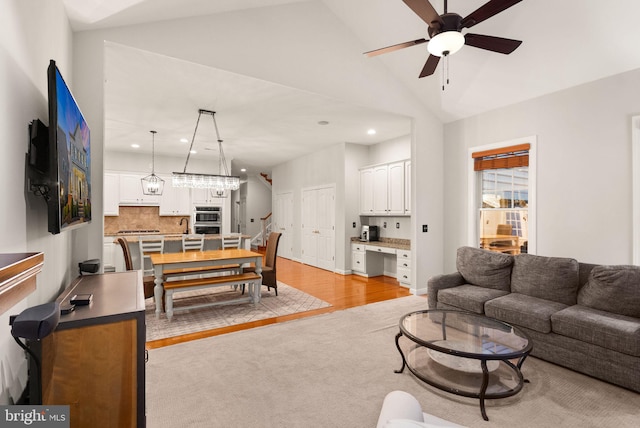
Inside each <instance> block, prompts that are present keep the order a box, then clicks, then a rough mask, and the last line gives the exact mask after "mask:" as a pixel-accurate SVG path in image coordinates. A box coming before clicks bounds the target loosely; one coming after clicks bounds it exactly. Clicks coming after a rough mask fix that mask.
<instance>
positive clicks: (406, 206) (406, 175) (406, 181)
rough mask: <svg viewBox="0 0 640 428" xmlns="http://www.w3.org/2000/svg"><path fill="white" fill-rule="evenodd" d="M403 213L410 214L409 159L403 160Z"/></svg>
mask: <svg viewBox="0 0 640 428" xmlns="http://www.w3.org/2000/svg"><path fill="white" fill-rule="evenodd" d="M404 213H405V215H411V161H410V160H407V161H404Z"/></svg>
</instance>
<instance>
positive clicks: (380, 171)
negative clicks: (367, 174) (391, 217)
mask: <svg viewBox="0 0 640 428" xmlns="http://www.w3.org/2000/svg"><path fill="white" fill-rule="evenodd" d="M388 181H389V170H388V168H387V165H378V166H376V167H374V168H373V214H375V215H385V214H388V213H389V200H388V199H389V188H388V186H389V184H388V183H387V182H388Z"/></svg>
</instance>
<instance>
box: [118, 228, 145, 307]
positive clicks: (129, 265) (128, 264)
mask: <svg viewBox="0 0 640 428" xmlns="http://www.w3.org/2000/svg"><path fill="white" fill-rule="evenodd" d="M116 242H117V243H118V244H119V245H120V247H121V248H122V255H123V256H124V267H125V269H126V270H134V269H133V260H131V249H130V248H129V243H128V242H127V240H126V239H124V238H122V237H118V238H117V239H116ZM154 279H155V277H154V276H153V275H150V276H144V277H143V278H142V284H143V286H144V298H145V299H148V298H150V297H153V287H154V286H155V283H154V282H153V281H154Z"/></svg>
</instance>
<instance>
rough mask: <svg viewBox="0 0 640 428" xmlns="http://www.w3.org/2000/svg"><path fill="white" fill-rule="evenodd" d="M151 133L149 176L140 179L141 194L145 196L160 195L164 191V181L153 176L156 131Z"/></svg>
mask: <svg viewBox="0 0 640 428" xmlns="http://www.w3.org/2000/svg"><path fill="white" fill-rule="evenodd" d="M149 132H151V174H150V175H147V176H146V177H145V178H143V179H141V180H140V181H141V182H142V193H144V194H145V195H158V196H159V195H162V191H163V190H164V180H163V179H162V178H160V177H158V176H157V175H156V174H155V157H156V154H155V143H156V133H157V132H156V131H149Z"/></svg>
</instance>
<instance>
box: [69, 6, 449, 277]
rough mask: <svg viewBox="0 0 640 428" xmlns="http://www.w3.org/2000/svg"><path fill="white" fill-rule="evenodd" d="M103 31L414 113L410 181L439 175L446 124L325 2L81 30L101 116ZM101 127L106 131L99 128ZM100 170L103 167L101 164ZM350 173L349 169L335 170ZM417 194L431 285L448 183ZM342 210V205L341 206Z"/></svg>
mask: <svg viewBox="0 0 640 428" xmlns="http://www.w3.org/2000/svg"><path fill="white" fill-rule="evenodd" d="M105 40H107V41H111V42H116V43H121V44H124V45H128V46H132V47H136V48H139V49H145V50H148V51H152V52H156V53H159V54H163V55H168V56H171V57H175V58H179V59H183V60H188V61H192V62H195V63H198V64H203V65H207V66H211V67H216V68H220V69H224V70H228V71H231V72H234V73H238V74H243V75H246V76H252V77H256V78H260V79H263V80H267V81H270V82H274V83H279V84H282V85H285V86H290V87H293V88H296V89H303V90H308V91H311V92H314V93H317V94H321V95H324V96H329V97H333V98H335V99H337V100H341V101H344V102H349V103H354V104H357V105H361V106H364V107H370V108H377V109H381V110H386V111H389V112H392V113H397V114H404V115H407V116H410V117H412V118H413V129H412V141H411V155H412V158H413V162H416V164H417V165H420V168H412V171H414V172H413V175H414V177H413V180H414V182H416V181H417V182H427V183H441V182H442V172H443V169H442V156H443V153H442V124H441V123H440V122H439V121H438V120H437V119H436V118H435V116H433V114H431V113H430V112H429V111H428V110H427V109H426V108H425V107H424V105H423V104H421V103H420V102H419V100H417V99H416V98H415V97H414V95H413V94H412V93H411V92H410V91H408V90H407V89H406V88H405V87H404V86H402V85H400V84H399V83H398V82H397V81H396V80H395V79H394V78H393V77H392V75H391V73H389V72H388V70H386V69H385V68H384V67H383V66H382V64H381V63H380V62H379V61H375V60H374V61H371V60H370V58H365V57H364V56H363V55H362V52H364V50H365V48H364V46H363V45H362V43H361V42H359V41H358V40H357V39H355V38H354V36H353V33H352V32H351V31H350V30H349V29H348V28H346V27H345V26H344V24H343V23H342V22H341V21H340V20H339V19H338V18H336V16H335V15H333V13H332V12H331V11H330V10H329V9H328V8H327V7H326V6H325V5H323V4H322V3H321V2H317V1H309V2H301V3H293V4H285V5H279V6H274V7H266V8H255V9H248V10H243V11H237V12H229V13H222V14H218V15H211V16H202V17H197V18H189V19H181V20H172V21H163V22H158V23H153V24H148V25H135V26H130V27H120V28H115V29H110V30H97V31H90V32H82V33H78V34H76V35H75V37H74V49H75V50H76V58H77V61H76V62H75V63H74V65H75V68H74V72H75V73H76V75H78V76H79V78H80V80H81V82H80V85H78V87H77V88H78V89H79V90H80V92H81V93H82V94H81V95H82V98H81V97H78V96H77V98H79V100H82V99H90V103H91V108H90V109H89V112H88V113H86V112H85V114H88V115H89V116H90V117H91V118H94V119H95V120H96V121H101V120H102V118H103V110H102V103H103V93H102V91H101V90H99V89H98V88H102V85H103V77H104V74H103V71H102V70H103V66H104V64H103V50H104V48H103V41H105ZM94 107H95V108H94ZM92 131H94V129H93V128H92ZM95 132H96V133H97V134H99V137H100V138H99V139H100V140H101V138H102V129H99V130H96V131H95ZM94 172H95V174H101V171H100V170H99V169H98V168H95V169H94ZM304 173H305V172H304V171H300V174H301V175H304ZM343 174H344V170H343V169H342V170H341V171H340V172H339V173H338V175H337V176H338V177H340V176H341V175H343ZM275 178H276V177H275V176H274V179H275ZM331 181H336V180H335V179H333V180H331ZM413 188H415V186H413ZM337 191H340V189H337ZM414 202H415V203H414V204H413V206H412V209H413V212H414V217H415V219H416V221H418V222H419V223H424V222H430V223H432V224H433V225H434V226H432V227H431V228H430V232H429V235H425V234H418V233H417V229H416V227H415V223H413V224H412V226H411V238H412V245H414V251H416V254H417V256H416V257H418V258H420V261H419V263H415V266H416V269H415V272H416V273H415V275H416V276H417V278H418V280H417V281H415V280H414V283H417V282H420V283H423V284H424V285H425V286H426V281H427V279H428V277H429V276H430V275H431V274H434V273H439V272H441V271H442V228H441V227H440V225H441V224H442V212H443V211H442V188H441V186H440V185H438V186H433V187H426V186H423V188H422V190H421V198H420V200H415V198H414ZM339 210H340V211H339V212H344V207H340V208H339ZM342 233H343V234H344V233H345V232H344V230H343V231H342ZM96 238H97V236H96ZM427 238H428V239H427ZM295 245H298V246H299V243H295V242H294V246H295ZM336 256H337V257H339V255H338V254H336Z"/></svg>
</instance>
